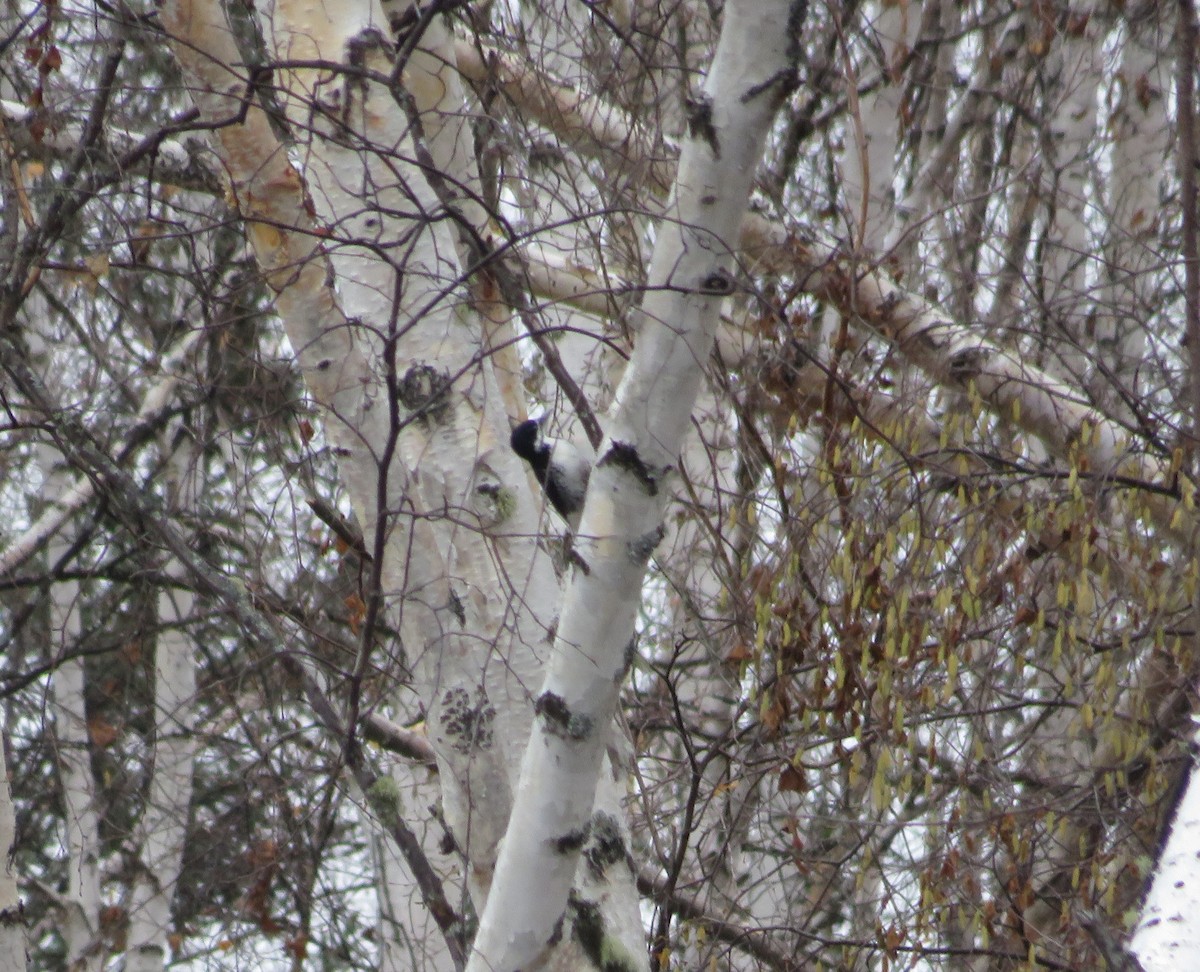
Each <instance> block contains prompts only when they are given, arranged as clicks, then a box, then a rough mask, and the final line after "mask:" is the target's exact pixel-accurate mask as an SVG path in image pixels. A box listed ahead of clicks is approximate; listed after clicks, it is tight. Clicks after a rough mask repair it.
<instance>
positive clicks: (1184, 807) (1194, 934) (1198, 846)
mask: <svg viewBox="0 0 1200 972" xmlns="http://www.w3.org/2000/svg"><path fill="white" fill-rule="evenodd" d="M1193 745H1195V742H1193ZM1198 784H1200V781H1198V780H1197V777H1196V762H1195V758H1193V760H1192V767H1191V771H1190V772H1189V774H1188V781H1187V785H1186V787H1185V788H1184V791H1183V796H1182V798H1181V799H1180V801H1179V806H1178V807H1176V809H1175V819H1174V820H1173V821H1172V822H1171V829H1170V832H1169V833H1168V835H1167V839H1166V843H1165V845H1164V846H1163V849H1162V855H1161V856H1160V858H1159V862H1158V868H1157V870H1156V871H1155V872H1154V881H1153V883H1152V884H1151V885H1150V891H1149V893H1148V894H1147V895H1146V902H1145V904H1144V905H1143V907H1142V916H1141V920H1140V921H1139V922H1138V926H1137V929H1136V930H1135V931H1134V933H1133V939H1132V941H1131V943H1130V944H1131V950H1132V951H1133V953H1134V954H1135V955H1137V957H1138V959H1139V960H1140V961H1141V963H1142V968H1143V969H1144V970H1145V972H1175V970H1177V969H1191V968H1196V967H1197V965H1198V964H1200V875H1197V872H1196V861H1197V859H1200V785H1198Z"/></svg>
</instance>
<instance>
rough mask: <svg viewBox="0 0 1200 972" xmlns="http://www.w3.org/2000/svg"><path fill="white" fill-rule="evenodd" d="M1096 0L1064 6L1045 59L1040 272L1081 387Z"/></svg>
mask: <svg viewBox="0 0 1200 972" xmlns="http://www.w3.org/2000/svg"><path fill="white" fill-rule="evenodd" d="M1094 8H1095V4H1094V0H1087V2H1084V3H1074V4H1071V5H1070V8H1069V10H1067V11H1066V28H1065V30H1064V32H1063V35H1062V37H1061V38H1060V39H1058V40H1057V42H1056V43H1055V44H1054V46H1053V48H1052V49H1051V52H1050V54H1049V56H1048V57H1047V62H1048V63H1047V69H1046V73H1047V75H1048V76H1049V88H1050V92H1051V94H1050V97H1051V99H1053V102H1054V103H1053V104H1052V106H1051V108H1050V119H1049V122H1048V127H1049V133H1048V134H1049V143H1048V146H1049V150H1048V153H1047V154H1048V157H1047V159H1046V165H1047V171H1045V172H1043V174H1042V178H1043V180H1044V183H1045V185H1044V187H1043V193H1044V200H1045V202H1046V203H1047V206H1048V214H1047V226H1046V233H1045V247H1044V250H1043V252H1044V254H1045V257H1044V261H1043V273H1044V275H1045V291H1044V301H1045V305H1044V307H1045V315H1046V319H1047V320H1048V321H1049V322H1050V323H1051V324H1052V326H1054V327H1056V328H1058V329H1060V330H1061V331H1062V332H1065V334H1066V335H1067V341H1065V342H1061V347H1063V349H1064V350H1063V351H1062V352H1061V359H1062V365H1061V367H1062V368H1063V369H1064V370H1065V372H1066V374H1067V375H1069V376H1070V377H1071V378H1072V379H1073V380H1074V381H1075V382H1077V383H1079V384H1080V385H1082V384H1083V383H1084V382H1085V380H1086V378H1087V373H1088V371H1089V370H1090V361H1091V354H1090V348H1089V347H1088V345H1090V343H1091V341H1090V338H1088V337H1087V336H1086V335H1085V333H1084V329H1085V324H1086V319H1087V314H1088V307H1087V306H1086V301H1087V297H1086V295H1087V293H1088V286H1087V285H1088V276H1089V272H1090V268H1089V262H1090V258H1091V254H1092V252H1093V246H1092V244H1091V241H1090V239H1089V236H1090V234H1089V231H1088V226H1087V210H1088V208H1089V207H1090V206H1092V205H1094V204H1093V203H1091V201H1090V200H1089V190H1090V184H1091V173H1090V171H1089V169H1090V166H1091V163H1092V159H1091V155H1090V152H1091V146H1092V143H1093V139H1094V137H1095V133H1096V88H1097V86H1098V84H1099V78H1100V70H1099V51H1098V50H1097V44H1098V43H1099V29H1098V18H1097V17H1095V16H1094V14H1095V9H1094Z"/></svg>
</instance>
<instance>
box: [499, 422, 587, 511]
mask: <svg viewBox="0 0 1200 972" xmlns="http://www.w3.org/2000/svg"><path fill="white" fill-rule="evenodd" d="M545 422H546V416H545V415H543V416H541V417H540V418H536V419H528V420H526V421H524V422H522V423H521V424H520V425H518V426H517V427H516V428H514V429H513V430H512V439H511V444H512V450H513V452H515V453H516V454H517V455H518V456H520V457H521V458H522V459H524V460H525V461H526V462H527V463H529V465H530V466H532V467H533V475H534V476H535V477H537V481H538V482H539V483H540V484H541V487H542V491H543V492H544V493H545V494H546V499H548V500H549V501H550V505H551V506H553V507H554V508H555V509H556V510H558V512H559V515H560V516H562V518H563V519H564V520H566V521H567V526H569V527H570V528H571V530H572V531H575V530H578V529H579V517H580V515H581V514H582V513H583V501H584V498H585V497H586V496H587V486H588V477H589V476H590V475H591V472H592V464H593V463H594V461H595V457H594V453H593V452H592V450H591V447H590V446H587V447H585V446H583V445H582V444H580V443H578V442H574V441H572V440H570V439H556V438H554V437H552V436H548V435H546V434H545V433H544V431H543V425H544V424H545Z"/></svg>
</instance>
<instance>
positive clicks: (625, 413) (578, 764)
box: [468, 2, 799, 972]
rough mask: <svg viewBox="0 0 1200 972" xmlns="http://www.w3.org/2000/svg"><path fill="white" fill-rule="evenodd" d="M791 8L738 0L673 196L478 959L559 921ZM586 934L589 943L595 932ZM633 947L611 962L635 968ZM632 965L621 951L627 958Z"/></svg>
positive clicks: (526, 955) (520, 952)
mask: <svg viewBox="0 0 1200 972" xmlns="http://www.w3.org/2000/svg"><path fill="white" fill-rule="evenodd" d="M798 13H799V11H798V9H797V7H795V6H793V5H792V4H789V3H787V2H772V3H760V4H751V3H747V4H736V3H730V4H728V5H726V7H725V23H724V28H723V30H722V35H721V41H720V43H719V45H718V48H717V53H716V57H715V58H714V62H713V67H712V71H711V73H710V74H709V77H708V79H707V81H706V85H705V93H704V96H703V99H702V101H701V102H700V103H699V104H698V105H697V106H696V108H695V109H694V111H695V117H694V118H693V124H692V126H691V137H690V138H689V140H688V142H687V143H686V145H685V148H684V153H683V156H682V158H681V160H680V167H679V174H678V178H677V183H676V190H675V196H674V199H673V202H672V204H671V205H670V206H669V207H668V214H667V218H666V219H665V220H664V221H663V223H662V225H661V226H660V228H659V236H658V240H657V242H656V245H655V251H654V258H653V261H652V263H651V267H650V272H649V278H648V288H649V289H648V294H647V297H646V299H645V300H644V302H643V304H642V308H641V315H640V317H641V324H640V327H639V329H638V345H637V350H636V352H635V355H634V358H633V361H632V362H631V363H630V366H629V369H628V370H627V372H626V374H625V378H624V380H623V381H622V383H621V386H620V387H619V388H618V390H617V396H616V402H615V404H614V406H613V413H612V415H611V420H610V424H609V428H608V436H607V438H606V440H605V443H604V445H603V447H602V448H601V450H600V453H599V455H600V458H599V460H598V461H597V464H596V467H595V469H594V470H593V472H592V478H591V483H590V486H589V490H588V499H587V503H586V505H585V508H584V513H583V519H582V521H581V523H580V529H579V539H578V541H577V543H576V549H575V553H574V559H575V567H574V569H573V573H572V576H571V580H570V583H569V587H568V589H567V594H566V598H565V602H564V607H563V613H562V618H561V621H560V623H559V628H558V635H557V638H556V640H555V646H554V652H553V655H552V658H551V663H550V668H549V671H548V673H547V676H546V681H545V683H544V684H543V687H542V690H541V692H540V694H539V696H538V699H537V703H536V708H537V712H538V718H537V720H536V721H535V723H534V729H533V732H532V735H531V738H530V742H529V746H528V748H527V750H526V756H525V763H524V765H523V767H522V772H521V783H520V787H519V788H518V791H517V799H516V804H515V806H514V808H513V813H512V819H511V820H510V822H509V826H508V830H507V832H506V835H505V839H504V844H503V847H502V850H501V855H500V860H499V863H498V865H497V871H496V880H495V883H494V885H493V888H492V894H491V895H490V896H489V898H488V906H487V909H486V910H485V912H484V914H483V917H482V919H481V922H480V929H479V933H478V935H477V937H476V942H475V951H474V952H473V954H472V957H471V961H470V963H469V965H468V969H470V970H471V972H482V970H489V972H508V970H516V969H519V968H526V967H529V966H531V965H535V964H536V963H537V962H538V961H539V960H540V959H541V957H542V956H544V954H545V952H546V950H547V949H548V948H549V947H550V944H551V942H552V941H554V940H555V939H556V938H557V937H558V936H559V935H560V934H561V935H565V934H567V932H566V931H565V929H564V928H563V927H562V924H561V922H562V921H563V918H564V902H566V901H567V896H568V891H569V889H570V887H571V881H572V877H573V875H574V872H575V867H576V862H577V859H578V854H579V850H580V848H581V846H582V845H583V844H584V842H585V841H586V839H587V837H588V835H589V828H594V827H596V826H597V824H598V821H595V820H593V819H591V817H592V807H593V802H594V795H595V789H596V782H597V775H598V773H599V769H600V762H601V757H602V755H603V751H604V745H605V742H606V739H607V727H608V725H609V723H610V722H611V720H612V717H613V713H614V711H615V706H616V699H617V693H618V691H619V688H620V685H621V682H622V680H623V678H624V676H625V673H626V671H627V669H628V666H629V662H630V655H631V652H633V651H634V650H635V646H634V644H633V643H632V638H633V622H634V617H635V614H636V610H637V606H638V603H639V601H640V594H641V582H642V578H643V576H644V574H645V569H646V564H647V561H648V559H649V557H650V555H651V553H652V552H653V550H654V548H655V546H656V545H657V544H658V541H659V539H660V537H661V531H662V518H663V510H664V505H665V502H666V499H667V489H668V484H667V481H666V480H667V477H668V476H669V474H670V472H671V470H672V468H673V467H674V465H675V463H676V462H677V461H678V454H679V450H680V447H681V445H682V441H683V436H684V432H685V430H686V428H687V422H688V417H689V414H690V410H691V407H692V403H693V402H694V401H695V398H696V394H697V390H698V388H699V382H700V379H701V367H702V365H703V363H704V361H705V360H706V359H707V357H708V353H709V350H710V349H711V346H712V341H713V335H714V333H715V329H716V326H717V323H718V321H719V318H720V310H721V305H722V302H723V299H724V297H725V296H727V295H728V294H729V293H730V292H732V291H733V290H734V289H735V282H734V278H733V276H732V273H731V270H730V267H731V264H732V247H733V245H734V244H735V243H736V240H737V234H738V228H739V226H740V224H741V222H742V218H743V216H744V214H745V209H746V204H747V201H748V197H749V191H750V185H751V182H752V180H753V177H754V172H755V168H756V165H757V162H758V159H759V155H760V153H761V151H762V145H763V142H764V139H765V137H766V133H767V130H768V128H769V127H770V123H771V120H772V118H773V117H774V113H775V110H776V108H777V106H778V104H779V100H780V98H781V97H782V96H783V95H784V94H785V93H786V92H787V91H788V90H789V86H790V84H791V81H792V67H793V59H794V57H795V45H796V44H798V37H797V32H798V29H799V25H798V23H796V22H794V21H793V18H794V17H796V18H798ZM595 908H596V903H595V902H588V901H583V900H579V899H576V900H574V901H572V902H571V903H570V908H569V909H568V910H570V911H572V912H573V914H571V915H570V923H571V927H572V932H571V934H573V935H575V936H578V937H579V939H580V940H581V942H584V943H587V942H591V944H593V945H594V947H595V949H596V950H597V951H596V953H595V954H593V955H592V956H591V958H592V959H593V961H595V962H596V964H601V963H600V962H599V959H600V954H601V953H602V952H603V950H604V949H605V948H606V947H608V944H607V943H608V937H607V936H608V935H611V930H609V929H604V928H602V927H600V928H597V927H596V922H595V916H594V910H595ZM585 947H586V944H585ZM642 961H643V960H641V959H635V957H634V956H633V955H624V956H621V958H620V959H619V960H617V959H614V960H613V963H612V964H613V965H614V966H615V967H618V968H623V967H624V965H625V964H628V965H629V967H630V968H633V967H638V966H640V965H641V963H642ZM618 963H623V964H618Z"/></svg>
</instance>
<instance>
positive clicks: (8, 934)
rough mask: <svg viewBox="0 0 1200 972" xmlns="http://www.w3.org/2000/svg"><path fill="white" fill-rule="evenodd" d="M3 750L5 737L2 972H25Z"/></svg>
mask: <svg viewBox="0 0 1200 972" xmlns="http://www.w3.org/2000/svg"><path fill="white" fill-rule="evenodd" d="M4 750H5V742H4V737H3V736H0V972H25V968H26V965H27V962H28V957H27V955H26V951H25V915H24V912H23V911H22V907H21V897H20V894H19V893H18V891H17V875H16V871H15V870H14V868H13V851H14V850H15V848H14V846H13V840H14V839H15V837H16V822H15V820H14V819H13V817H14V815H13V804H12V791H11V790H10V789H9V785H8V761H7V759H6V758H5V754H4Z"/></svg>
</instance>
